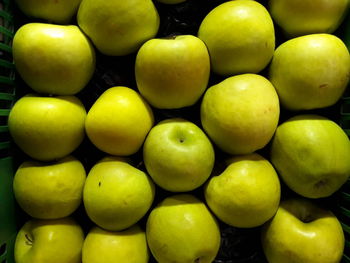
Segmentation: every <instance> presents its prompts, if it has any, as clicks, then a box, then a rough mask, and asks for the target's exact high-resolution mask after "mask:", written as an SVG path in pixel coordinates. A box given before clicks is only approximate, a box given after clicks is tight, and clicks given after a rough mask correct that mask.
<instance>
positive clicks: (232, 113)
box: [200, 1, 280, 155]
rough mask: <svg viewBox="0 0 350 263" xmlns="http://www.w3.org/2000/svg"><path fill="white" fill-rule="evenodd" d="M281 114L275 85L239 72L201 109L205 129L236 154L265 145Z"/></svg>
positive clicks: (212, 93) (205, 100)
mask: <svg viewBox="0 0 350 263" xmlns="http://www.w3.org/2000/svg"><path fill="white" fill-rule="evenodd" d="M232 2H233V1H232ZM247 2H248V1H247ZM279 114H280V108H279V100H278V96H277V93H276V90H275V88H274V87H273V86H272V84H271V83H270V82H269V81H268V80H267V79H266V78H265V77H263V76H260V75H257V74H241V75H236V76H233V77H229V78H226V79H225V80H223V81H221V82H219V83H218V84H216V85H213V86H211V87H210V88H208V89H207V91H206V92H205V94H204V97H203V100H202V103H201V108H200V118H201V123H202V126H203V128H204V131H205V132H206V133H207V134H208V136H209V137H210V139H212V141H213V142H214V143H215V144H216V145H217V146H218V147H219V148H220V149H221V150H223V151H224V152H226V153H229V154H234V155H241V154H249V153H252V152H255V151H256V150H259V149H261V148H263V147H265V146H266V145H267V143H268V142H269V141H270V140H271V138H272V136H273V134H274V132H275V130H276V127H277V125H278V121H279Z"/></svg>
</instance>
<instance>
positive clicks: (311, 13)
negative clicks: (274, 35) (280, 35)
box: [268, 0, 349, 37]
mask: <svg viewBox="0 0 350 263" xmlns="http://www.w3.org/2000/svg"><path fill="white" fill-rule="evenodd" d="M348 8H349V1H348V0H332V1H329V0H294V1H290V0H269V1H268V9H269V12H270V14H271V16H272V18H273V20H274V21H275V22H276V24H278V25H279V26H280V27H281V28H282V29H283V32H284V33H285V35H286V36H288V37H296V36H301V35H308V34H313V33H333V32H334V31H335V30H336V29H337V28H338V26H339V25H340V24H341V22H342V21H343V19H344V17H345V15H346V14H347V11H348Z"/></svg>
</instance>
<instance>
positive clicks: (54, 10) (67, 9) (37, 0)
mask: <svg viewBox="0 0 350 263" xmlns="http://www.w3.org/2000/svg"><path fill="white" fill-rule="evenodd" d="M15 2H16V4H17V6H18V7H19V9H20V10H21V11H22V12H23V13H24V14H25V15H27V16H29V17H31V18H39V19H44V20H47V21H49V22H52V23H58V24H67V23H69V22H70V21H71V20H72V18H73V17H74V16H75V15H76V13H77V11H78V7H79V5H80V2H81V0H60V1H57V0H15Z"/></svg>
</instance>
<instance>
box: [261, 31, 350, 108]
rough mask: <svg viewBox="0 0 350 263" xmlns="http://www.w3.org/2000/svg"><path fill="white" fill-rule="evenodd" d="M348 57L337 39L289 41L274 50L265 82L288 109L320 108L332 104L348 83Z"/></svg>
mask: <svg viewBox="0 0 350 263" xmlns="http://www.w3.org/2000/svg"><path fill="white" fill-rule="evenodd" d="M349 72H350V55H349V51H348V49H347V47H346V46H345V44H344V43H343V41H342V40H341V39H339V38H338V37H336V36H334V35H331V34H312V35H306V36H301V37H297V38H293V39H290V40H288V41H286V42H284V43H282V44H281V45H280V46H279V47H278V48H277V49H276V51H275V54H274V56H273V59H272V61H271V64H270V67H269V77H268V78H269V80H270V81H271V83H272V84H273V85H274V87H275V88H276V90H277V93H278V96H279V98H280V101H281V105H282V106H283V107H285V108H286V109H289V110H310V109H317V108H324V107H328V106H331V105H333V104H334V103H336V102H337V101H338V100H339V99H340V97H341V95H342V94H343V93H344V91H345V88H346V86H347V84H348V82H349V78H350V75H349Z"/></svg>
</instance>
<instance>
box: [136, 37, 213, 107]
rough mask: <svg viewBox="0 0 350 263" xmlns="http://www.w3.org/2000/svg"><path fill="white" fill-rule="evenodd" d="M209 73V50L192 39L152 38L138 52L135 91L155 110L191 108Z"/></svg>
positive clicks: (203, 87)
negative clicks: (136, 89)
mask: <svg viewBox="0 0 350 263" xmlns="http://www.w3.org/2000/svg"><path fill="white" fill-rule="evenodd" d="M209 74H210V58H209V54H208V50H207V48H206V46H205V44H204V43H203V41H201V40H200V39H199V38H197V37H195V36H191V35H179V36H175V37H173V38H164V39H151V40H149V41H147V42H146V43H145V44H143V45H142V47H141V48H140V49H139V51H138V53H137V57H136V63H135V77H136V82H137V88H138V90H139V91H140V93H141V94H142V96H144V97H145V99H146V100H147V101H148V102H149V103H150V104H151V105H152V106H154V107H156V108H162V109H164V108H166V109H174V108H182V107H187V106H191V105H193V104H194V103H195V102H197V101H198V100H199V98H200V96H201V95H202V94H203V92H204V91H205V89H206V88H207V84H208V80H209Z"/></svg>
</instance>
